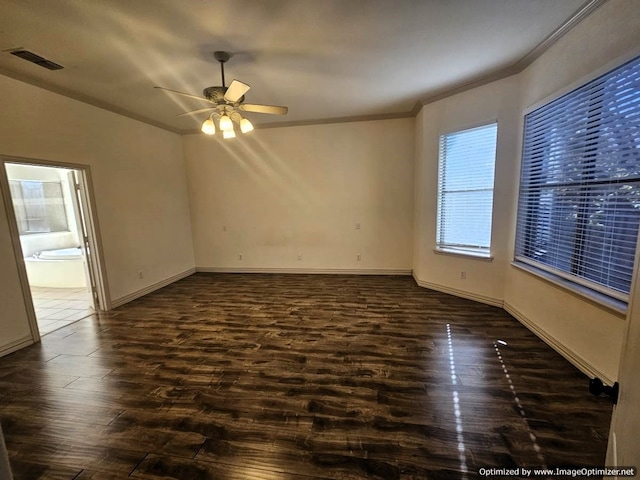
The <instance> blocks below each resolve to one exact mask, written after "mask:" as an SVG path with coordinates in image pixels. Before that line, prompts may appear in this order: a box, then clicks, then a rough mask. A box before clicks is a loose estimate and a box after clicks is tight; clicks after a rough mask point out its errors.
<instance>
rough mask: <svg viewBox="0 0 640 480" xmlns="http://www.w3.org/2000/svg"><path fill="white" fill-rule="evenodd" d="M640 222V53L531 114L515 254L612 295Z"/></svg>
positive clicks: (629, 268)
mask: <svg viewBox="0 0 640 480" xmlns="http://www.w3.org/2000/svg"><path fill="white" fill-rule="evenodd" d="M639 224H640V59H639V58H636V59H635V60H633V61H631V62H629V63H627V64H625V65H623V66H621V67H619V68H617V69H615V70H613V71H611V72H609V73H607V74H605V75H603V76H601V77H599V78H597V79H595V80H593V81H591V82H589V83H587V84H585V85H583V86H582V87H580V88H578V89H576V90H573V91H572V92H570V93H568V94H566V95H564V96H562V97H560V98H558V99H556V100H554V101H552V102H550V103H548V104H546V105H544V106H542V107H540V108H538V109H537V110H534V111H532V112H531V113H529V114H527V115H526V116H525V122H524V142H523V154H522V172H521V181H520V197H519V203H518V222H517V233H516V246H515V253H516V261H520V262H525V263H530V264H532V265H534V266H537V267H539V268H542V269H544V270H547V271H550V272H551V273H555V274H557V275H559V276H561V277H564V278H567V279H569V280H571V281H573V282H576V283H578V284H581V285H584V286H587V287H589V288H591V289H594V290H597V291H600V292H602V293H605V294H607V295H610V296H612V297H614V298H618V299H621V300H626V299H627V298H628V293H629V290H630V287H631V277H632V273H633V264H634V257H635V248H636V240H637V234H638V226H639Z"/></svg>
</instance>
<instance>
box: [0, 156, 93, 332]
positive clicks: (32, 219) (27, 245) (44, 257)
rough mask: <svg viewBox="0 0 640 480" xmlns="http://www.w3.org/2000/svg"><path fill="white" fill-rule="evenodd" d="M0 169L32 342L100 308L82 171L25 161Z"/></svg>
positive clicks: (7, 162)
mask: <svg viewBox="0 0 640 480" xmlns="http://www.w3.org/2000/svg"><path fill="white" fill-rule="evenodd" d="M3 164H4V172H5V174H6V184H5V185H4V186H6V187H8V192H9V196H10V200H11V204H10V205H11V207H12V208H9V209H8V210H11V212H9V211H8V212H7V213H8V217H9V223H10V225H11V227H12V228H11V230H12V236H13V237H14V250H15V253H16V257H17V258H16V260H18V264H19V265H22V266H24V270H23V272H24V275H23V283H27V285H23V291H24V295H25V300H27V297H29V298H30V300H31V303H32V305H33V309H31V311H32V313H33V316H34V317H35V318H33V319H30V320H31V329H32V333H33V336H34V341H37V340H38V339H39V337H40V336H43V335H47V334H49V333H52V332H54V331H56V330H58V329H60V328H62V327H65V326H67V325H70V324H71V323H74V322H77V321H79V320H81V319H83V318H87V317H89V316H91V315H93V314H94V313H95V312H96V311H97V310H100V309H101V306H102V305H103V302H101V299H102V298H103V296H104V291H103V289H102V288H101V285H102V282H101V281H100V277H101V275H100V269H99V268H98V262H97V255H96V254H97V248H96V245H97V242H96V239H95V232H96V229H95V226H94V224H93V218H94V217H93V215H91V205H90V202H89V198H90V195H89V185H88V179H87V171H86V170H85V168H86V167H81V166H77V167H76V166H73V167H72V166H67V165H60V164H48V163H46V164H40V163H33V162H31V161H26V160H25V161H13V160H4V161H3ZM3 183H4V179H3ZM6 200H7V195H6V194H5V201H6ZM11 213H12V214H13V215H11ZM24 280H26V282H24Z"/></svg>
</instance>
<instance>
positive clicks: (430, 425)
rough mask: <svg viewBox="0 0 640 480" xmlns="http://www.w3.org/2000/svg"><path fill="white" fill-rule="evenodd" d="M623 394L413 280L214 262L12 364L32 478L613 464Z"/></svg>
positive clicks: (18, 451)
mask: <svg viewBox="0 0 640 480" xmlns="http://www.w3.org/2000/svg"><path fill="white" fill-rule="evenodd" d="M611 410H612V407H611V402H610V400H609V399H607V398H604V397H603V398H597V397H593V396H591V395H590V394H589V392H588V379H587V377H585V376H584V375H582V374H581V373H580V372H579V371H578V370H576V369H575V368H574V367H573V366H571V365H570V364H569V363H568V362H566V361H565V360H564V359H563V358H561V357H560V356H559V355H558V354H556V353H555V352H554V351H553V350H551V349H550V348H549V347H547V346H546V345H545V344H544V343H543V342H542V341H540V340H539V339H538V338H537V337H536V336H534V335H533V334H532V333H530V332H529V331H528V330H527V329H526V328H524V327H523V326H522V325H520V324H519V323H518V322H517V321H516V320H514V319H513V318H512V317H510V316H509V315H508V314H506V313H505V312H504V311H503V310H501V309H499V308H494V307H490V306H486V305H482V304H477V303H474V302H471V301H468V300H464V299H459V298H456V297H452V296H449V295H445V294H441V293H437V292H434V291H430V290H427V289H423V288H420V287H418V286H417V285H416V284H415V283H414V281H413V279H411V278H410V277H377V276H337V275H336V276H325V275H258V274H249V275H239V274H196V275H193V276H191V277H189V278H186V279H184V280H181V281H179V282H177V283H175V284H172V285H170V286H168V287H166V288H163V289H162V290H159V291H157V292H155V293H152V294H150V295H147V296H146V297H144V298H141V299H139V300H136V301H134V302H131V303H129V304H127V305H125V306H123V307H121V308H118V309H116V310H115V311H113V312H110V313H108V314H100V315H97V316H92V317H89V318H87V319H84V320H81V321H79V322H78V323H75V324H73V325H71V326H68V327H65V328H63V329H61V330H58V331H56V332H54V333H51V334H49V335H47V336H46V337H44V338H43V341H42V343H41V344H38V345H34V346H31V347H29V348H26V349H24V350H22V351H20V352H16V353H14V354H12V355H9V356H6V357H4V358H2V359H0V419H1V421H2V428H3V429H4V433H5V437H6V443H7V447H8V449H9V455H10V459H11V463H12V466H13V469H14V474H15V478H16V480H22V479H28V480H33V479H41V478H42V479H44V478H46V479H69V480H70V479H77V480H80V479H82V480H86V479H93V480H101V479H119V478H129V477H130V478H136V479H180V480H194V479H196V480H197V479H219V480H225V479H259V480H275V479H283V480H284V479H287V480H288V479H309V478H326V479H427V478H429V479H432V478H433V479H444V478H476V477H479V475H478V469H479V468H481V467H489V468H497V467H503V468H504V467H516V466H527V467H535V466H542V465H547V466H557V465H580V466H587V465H589V466H596V465H603V464H604V456H605V450H606V443H607V435H608V429H609V422H610V415H611Z"/></svg>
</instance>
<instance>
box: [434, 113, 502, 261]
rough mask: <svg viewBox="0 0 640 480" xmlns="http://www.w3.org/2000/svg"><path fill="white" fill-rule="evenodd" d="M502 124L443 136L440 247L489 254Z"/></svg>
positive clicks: (440, 158)
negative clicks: (498, 136) (499, 128)
mask: <svg viewBox="0 0 640 480" xmlns="http://www.w3.org/2000/svg"><path fill="white" fill-rule="evenodd" d="M497 132H498V125H497V124H496V123H492V124H490V125H484V126H481V127H477V128H472V129H468V130H462V131H458V132H454V133H449V134H446V135H442V136H441V137H440V155H439V168H438V218H437V234H436V235H437V238H436V246H437V247H438V248H441V249H453V250H462V251H467V252H474V253H478V254H481V255H486V256H488V255H489V250H490V246H491V216H492V209H493V178H494V171H495V160H496V140H497Z"/></svg>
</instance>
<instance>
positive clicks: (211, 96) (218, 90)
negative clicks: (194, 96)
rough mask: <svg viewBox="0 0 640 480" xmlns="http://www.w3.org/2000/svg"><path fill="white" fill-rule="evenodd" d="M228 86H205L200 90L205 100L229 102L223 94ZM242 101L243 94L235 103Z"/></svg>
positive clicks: (218, 102) (219, 102)
mask: <svg viewBox="0 0 640 480" xmlns="http://www.w3.org/2000/svg"><path fill="white" fill-rule="evenodd" d="M227 88H229V87H207V88H205V89H204V90H203V91H202V95H204V97H205V98H206V99H207V100H211V101H212V102H216V103H217V104H225V103H229V102H227V101H226V100H225V98H224V94H225V93H227ZM243 101H244V95H243V96H242V97H240V98H239V99H238V101H237V102H236V103H242V102H243Z"/></svg>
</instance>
